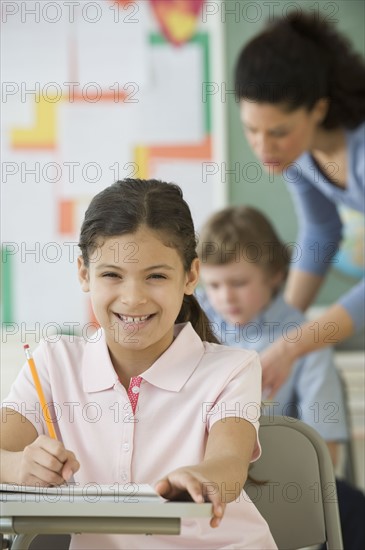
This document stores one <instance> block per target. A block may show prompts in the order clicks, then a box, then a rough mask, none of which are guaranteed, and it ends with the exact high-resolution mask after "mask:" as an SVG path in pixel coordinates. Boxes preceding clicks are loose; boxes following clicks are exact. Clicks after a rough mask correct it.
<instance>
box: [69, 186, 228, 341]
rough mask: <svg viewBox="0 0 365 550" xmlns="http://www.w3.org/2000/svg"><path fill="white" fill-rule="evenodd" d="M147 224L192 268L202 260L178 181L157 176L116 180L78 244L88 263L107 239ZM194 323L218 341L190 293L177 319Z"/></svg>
mask: <svg viewBox="0 0 365 550" xmlns="http://www.w3.org/2000/svg"><path fill="white" fill-rule="evenodd" d="M142 225H145V226H147V227H148V228H150V229H152V230H154V231H156V232H158V233H159V235H160V237H161V240H162V241H163V242H164V244H165V245H166V246H171V247H172V248H175V249H176V251H177V252H178V254H179V256H180V257H181V260H182V263H183V266H184V270H185V271H186V272H188V271H189V270H190V268H191V264H192V261H193V260H194V258H197V252H196V246H197V241H196V236H195V231H194V224H193V220H192V217H191V213H190V209H189V206H188V205H187V203H186V202H185V200H184V199H183V193H182V190H181V189H180V187H179V186H178V185H175V184H173V183H166V182H163V181H158V180H154V179H151V180H142V179H129V178H128V179H125V180H122V181H117V182H116V183H114V184H113V185H110V186H109V187H107V188H106V189H104V190H103V191H101V192H100V193H98V194H97V195H96V196H95V197H94V198H93V199H92V201H91V203H90V205H89V207H88V209H87V210H86V213H85V218H84V221H83V224H82V226H81V232H80V240H79V247H80V249H81V253H82V257H83V260H84V263H85V265H86V266H88V265H89V260H90V256H91V254H92V253H93V252H95V250H96V249H97V247H98V246H101V244H102V240H103V239H105V238H109V237H115V236H118V235H124V234H130V233H135V232H136V231H137V230H138V228H139V227H140V226H142ZM187 321H190V322H191V324H192V326H193V327H194V330H195V331H196V332H197V334H198V335H199V336H200V338H201V339H202V340H205V341H207V342H214V343H218V340H217V339H216V338H215V336H214V334H213V332H212V331H211V329H210V326H209V321H208V318H207V317H206V315H205V313H204V311H203V310H202V309H201V307H200V305H199V303H198V302H197V300H196V298H195V297H194V296H192V295H185V296H184V300H183V303H182V306H181V310H180V312H179V315H178V316H177V319H176V321H175V323H183V322H187Z"/></svg>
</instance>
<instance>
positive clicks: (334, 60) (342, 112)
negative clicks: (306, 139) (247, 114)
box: [235, 13, 365, 129]
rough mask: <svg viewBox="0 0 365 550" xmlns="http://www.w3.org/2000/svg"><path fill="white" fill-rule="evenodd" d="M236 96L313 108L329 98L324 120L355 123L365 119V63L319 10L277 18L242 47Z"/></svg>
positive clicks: (328, 125)
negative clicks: (315, 12)
mask: <svg viewBox="0 0 365 550" xmlns="http://www.w3.org/2000/svg"><path fill="white" fill-rule="evenodd" d="M235 90H236V96H237V98H238V99H246V100H248V101H250V100H251V101H257V102H262V103H276V104H282V105H283V106H284V108H287V109H288V111H293V110H295V109H297V108H299V107H305V108H306V109H307V110H308V111H309V110H311V109H312V108H313V106H314V104H315V103H316V101H317V100H318V99H320V98H328V99H329V110H328V113H327V116H326V118H325V119H324V121H323V123H322V126H323V127H324V128H326V129H333V128H338V127H340V126H343V127H345V128H354V127H356V126H358V125H359V124H360V123H361V122H362V121H363V120H364V119H365V101H364V97H365V63H364V60H363V58H362V57H361V56H360V55H359V54H357V53H356V52H355V51H353V49H352V47H351V45H350V42H349V41H348V40H347V39H346V38H345V37H344V36H342V35H340V34H339V33H338V32H337V30H336V29H335V28H334V27H333V26H331V25H330V24H329V23H328V22H326V21H324V20H320V19H319V17H318V16H316V15H315V14H298V13H292V14H289V15H288V16H287V17H285V18H282V19H278V20H275V21H274V22H273V23H272V24H269V25H268V26H267V27H266V29H265V30H264V31H263V32H262V33H260V34H259V35H258V36H256V37H254V38H253V39H252V40H251V41H250V42H249V43H248V44H247V45H246V46H245V47H244V48H243V50H242V51H241V53H240V55H239V58H238V62H237V65H236V71H235Z"/></svg>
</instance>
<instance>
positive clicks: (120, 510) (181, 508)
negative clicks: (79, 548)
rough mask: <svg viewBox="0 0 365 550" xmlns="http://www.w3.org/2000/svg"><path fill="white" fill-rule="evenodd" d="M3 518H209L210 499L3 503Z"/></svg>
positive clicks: (210, 511)
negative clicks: (205, 500) (198, 502)
mask: <svg viewBox="0 0 365 550" xmlns="http://www.w3.org/2000/svg"><path fill="white" fill-rule="evenodd" d="M0 512H1V516H2V517H20V516H21V517H28V516H32V517H43V518H50V517H55V516H57V517H75V516H77V517H119V518H120V517H125V518H131V517H134V518H147V517H148V518H184V517H195V518H202V517H209V516H210V515H211V513H212V504H211V503H210V502H207V503H203V504H196V503H195V502H169V501H166V502H164V501H157V502H153V501H150V502H142V501H139V502H128V503H125V502H110V501H106V502H103V501H102V499H100V500H99V501H98V502H85V501H77V500H75V501H74V502H62V501H60V502H1V503H0Z"/></svg>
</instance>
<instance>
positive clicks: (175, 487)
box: [155, 468, 226, 527]
mask: <svg viewBox="0 0 365 550" xmlns="http://www.w3.org/2000/svg"><path fill="white" fill-rule="evenodd" d="M155 490H156V491H157V493H159V494H160V495H161V496H162V497H164V498H166V499H168V500H190V499H192V500H193V501H194V502H197V503H202V502H206V501H210V502H211V503H212V504H213V516H212V519H211V520H210V526H211V527H218V525H219V524H220V522H221V520H222V518H223V514H224V510H225V507H226V505H225V504H224V503H223V502H222V500H221V495H220V491H219V489H218V486H217V484H216V483H213V482H212V481H210V480H209V479H207V478H206V477H204V476H203V475H201V474H200V473H199V472H197V471H195V470H194V468H179V469H177V470H174V471H173V472H171V473H169V474H168V475H167V476H166V477H164V478H163V479H160V480H159V481H158V482H157V483H156V485H155Z"/></svg>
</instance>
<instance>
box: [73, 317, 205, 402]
mask: <svg viewBox="0 0 365 550" xmlns="http://www.w3.org/2000/svg"><path fill="white" fill-rule="evenodd" d="M174 337H175V339H174V341H173V342H172V344H171V345H170V346H169V347H168V348H167V350H166V351H165V352H164V353H163V354H162V355H161V356H160V357H159V358H158V359H157V360H156V361H155V362H154V363H153V364H152V365H151V366H150V368H149V369H147V370H146V371H145V372H143V373H142V374H141V377H142V378H143V379H144V380H146V381H147V382H149V383H150V384H153V385H154V386H157V387H159V388H162V389H165V390H170V391H176V392H177V391H180V389H181V388H182V387H183V385H184V384H185V383H186V382H187V380H188V379H189V378H190V376H191V375H192V373H193V372H194V370H195V369H196V367H197V365H198V363H199V361H200V360H201V358H202V356H203V355H204V344H203V342H202V341H201V339H200V338H199V336H198V334H197V333H196V332H195V330H194V329H193V327H192V325H191V323H180V324H177V325H175V326H174ZM82 377H83V389H84V391H85V392H98V391H103V390H107V389H110V388H113V387H114V386H115V384H116V383H118V376H117V373H116V372H115V370H114V367H113V364H112V362H111V359H110V355H109V350H108V346H107V344H106V341H105V335H104V332H103V330H102V329H99V330H98V331H97V332H96V333H95V341H93V342H87V343H86V346H85V352H84V356H83V360H82Z"/></svg>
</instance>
